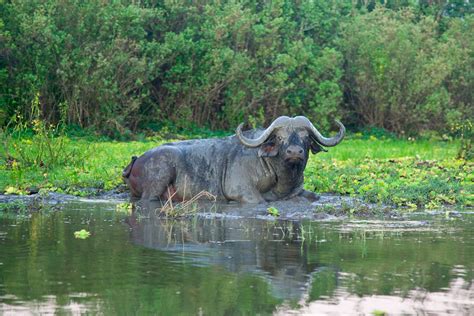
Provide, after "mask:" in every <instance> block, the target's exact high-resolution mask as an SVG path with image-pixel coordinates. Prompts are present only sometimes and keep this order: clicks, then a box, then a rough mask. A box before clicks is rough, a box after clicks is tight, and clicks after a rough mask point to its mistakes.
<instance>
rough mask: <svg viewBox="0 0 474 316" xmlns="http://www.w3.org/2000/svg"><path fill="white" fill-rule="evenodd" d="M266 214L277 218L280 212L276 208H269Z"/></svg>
mask: <svg viewBox="0 0 474 316" xmlns="http://www.w3.org/2000/svg"><path fill="white" fill-rule="evenodd" d="M267 214H268V215H271V216H273V217H278V216H280V211H279V210H278V209H277V208H276V207H274V206H270V207H269V208H267Z"/></svg>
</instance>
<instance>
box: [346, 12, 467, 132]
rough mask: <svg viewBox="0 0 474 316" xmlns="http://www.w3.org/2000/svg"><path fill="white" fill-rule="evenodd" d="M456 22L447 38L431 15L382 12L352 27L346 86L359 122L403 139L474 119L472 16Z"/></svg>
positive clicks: (352, 23) (348, 35)
mask: <svg viewBox="0 0 474 316" xmlns="http://www.w3.org/2000/svg"><path fill="white" fill-rule="evenodd" d="M452 24H453V27H452V28H451V29H450V30H448V31H447V32H446V33H445V34H444V35H443V36H441V37H440V36H438V34H437V31H438V25H437V21H436V20H434V19H433V18H432V17H430V16H428V17H423V16H422V17H417V16H415V15H414V13H413V11H412V10H410V9H405V10H400V11H391V10H387V9H385V8H383V7H378V8H376V9H375V10H374V11H372V12H371V13H368V14H365V15H357V16H356V17H355V18H354V19H353V20H351V21H350V22H348V23H347V24H346V25H345V27H344V36H343V40H342V41H341V47H342V50H343V51H344V55H345V60H346V62H347V65H346V77H345V89H346V91H347V95H348V98H347V99H348V101H349V103H348V107H349V110H350V111H352V112H353V113H354V114H355V115H356V117H357V118H358V120H360V122H359V124H361V125H368V126H378V127H383V128H385V129H387V130H389V131H393V132H396V133H399V134H403V133H418V132H420V131H423V130H429V129H433V130H438V131H440V130H448V128H449V123H451V121H453V120H454V121H459V120H460V119H461V118H462V117H469V115H470V116H471V117H472V115H473V114H474V112H473V111H474V110H473V108H472V91H473V88H474V80H472V64H473V62H474V59H473V58H474V56H473V55H472V53H469V51H471V52H472V42H473V41H474V39H473V38H472V32H469V31H467V29H469V28H471V29H472V27H473V26H474V24H473V19H472V18H466V19H464V20H455V21H453V23H452ZM467 33H471V35H467ZM463 36H468V37H469V38H470V39H471V41H469V40H467V39H466V38H463ZM466 42H470V43H469V44H466ZM468 65H471V66H468ZM468 69H470V70H468ZM467 104H470V106H466V105H467Z"/></svg>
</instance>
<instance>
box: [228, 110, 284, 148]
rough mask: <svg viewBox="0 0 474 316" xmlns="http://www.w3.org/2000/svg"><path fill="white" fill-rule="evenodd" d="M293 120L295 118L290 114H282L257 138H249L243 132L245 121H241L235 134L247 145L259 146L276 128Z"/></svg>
mask: <svg viewBox="0 0 474 316" xmlns="http://www.w3.org/2000/svg"><path fill="white" fill-rule="evenodd" d="M291 120H293V119H292V118H289V117H288V116H280V117H279V118H277V119H276V120H274V121H273V123H272V124H271V125H270V126H268V127H267V129H266V130H264V131H263V133H262V135H260V136H259V137H257V138H255V139H252V138H247V137H245V136H244V135H243V134H242V127H243V126H244V123H241V124H240V125H239V126H238V127H237V129H236V130H235V134H236V135H237V138H238V139H239V140H240V142H241V143H242V144H244V145H245V146H247V147H258V146H260V145H261V144H263V143H264V142H265V141H266V140H267V138H268V137H269V136H270V135H271V133H272V132H273V130H274V129H275V128H278V127H282V126H286V125H288V124H289V122H290V121H291Z"/></svg>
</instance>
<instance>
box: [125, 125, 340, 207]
mask: <svg viewBox="0 0 474 316" xmlns="http://www.w3.org/2000/svg"><path fill="white" fill-rule="evenodd" d="M336 123H337V124H338V125H339V133H338V134H337V135H336V136H334V137H332V138H326V137H324V136H322V135H321V134H320V133H319V131H318V130H317V129H316V128H315V127H314V126H313V124H312V123H311V122H310V121H309V120H308V119H307V118H306V117H304V116H296V117H293V118H290V117H287V116H280V117H279V118H277V119H276V120H275V121H273V123H272V124H271V125H270V126H269V127H268V128H267V129H254V130H249V131H245V132H242V127H243V124H240V125H239V126H238V127H237V130H236V134H235V135H233V136H229V137H226V138H215V139H198V140H188V141H181V142H175V143H168V144H163V145H161V146H158V147H156V148H153V149H151V150H149V151H147V152H146V153H144V154H143V155H142V156H140V157H138V158H136V157H133V158H132V162H131V163H130V164H129V165H128V166H127V167H126V168H125V170H124V171H123V178H124V180H125V182H126V183H127V184H128V185H129V187H130V190H131V192H132V196H133V197H136V198H142V199H144V200H167V199H168V198H169V197H170V196H171V197H172V199H173V200H178V201H181V200H187V199H190V198H192V197H193V196H195V195H196V194H198V193H200V192H201V191H207V192H209V193H212V194H214V195H215V196H217V198H218V199H221V200H227V201H238V202H245V203H260V202H265V201H274V200H279V199H289V198H292V197H295V196H303V197H306V198H308V199H313V200H315V199H317V195H316V194H315V193H313V192H309V191H306V190H304V189H303V182H304V179H303V171H304V168H305V166H306V162H307V161H308V156H309V150H311V152H312V153H313V154H316V153H318V152H320V151H323V150H324V149H323V147H321V146H328V147H331V146H336V145H337V144H338V143H339V142H341V140H342V139H343V138H344V133H345V128H344V125H342V123H340V122H338V121H336Z"/></svg>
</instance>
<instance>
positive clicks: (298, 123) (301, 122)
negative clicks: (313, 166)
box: [292, 116, 346, 147]
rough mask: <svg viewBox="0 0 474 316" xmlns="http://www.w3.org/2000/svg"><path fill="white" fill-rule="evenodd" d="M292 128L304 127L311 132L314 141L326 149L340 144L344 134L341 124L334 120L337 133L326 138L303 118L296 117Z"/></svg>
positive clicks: (344, 129)
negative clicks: (337, 128)
mask: <svg viewBox="0 0 474 316" xmlns="http://www.w3.org/2000/svg"><path fill="white" fill-rule="evenodd" d="M292 124H293V126H295V127H305V128H306V129H307V130H308V131H309V132H311V134H312V135H311V136H312V137H313V138H315V139H316V141H317V142H318V143H319V144H321V145H323V146H326V147H332V146H336V145H337V144H339V143H340V142H341V140H342V139H343V138H344V134H345V132H346V128H345V127H344V125H342V123H341V122H339V121H338V120H336V124H337V125H338V126H339V132H338V133H337V135H336V136H334V137H331V138H327V137H324V136H323V135H321V133H320V132H319V131H318V130H317V129H316V127H314V125H313V123H311V121H310V120H308V119H307V118H306V117H304V116H297V117H295V118H294V119H293V122H292Z"/></svg>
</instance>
